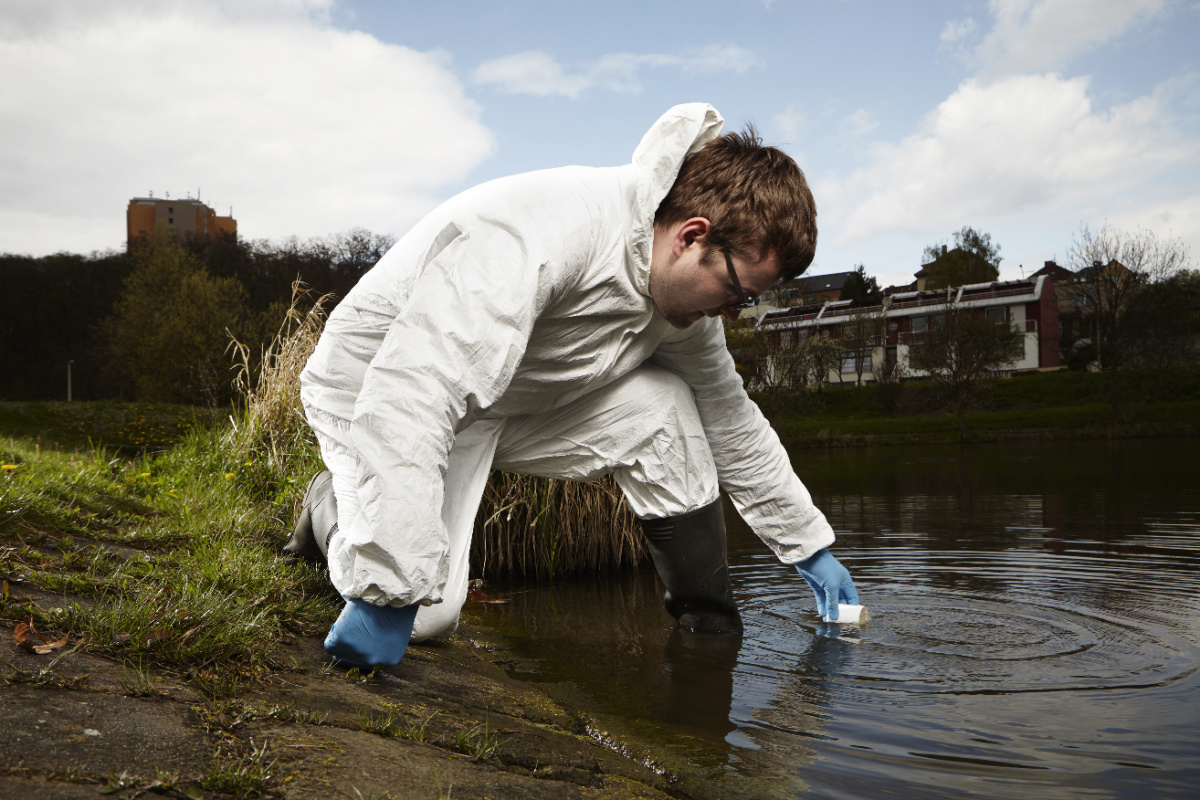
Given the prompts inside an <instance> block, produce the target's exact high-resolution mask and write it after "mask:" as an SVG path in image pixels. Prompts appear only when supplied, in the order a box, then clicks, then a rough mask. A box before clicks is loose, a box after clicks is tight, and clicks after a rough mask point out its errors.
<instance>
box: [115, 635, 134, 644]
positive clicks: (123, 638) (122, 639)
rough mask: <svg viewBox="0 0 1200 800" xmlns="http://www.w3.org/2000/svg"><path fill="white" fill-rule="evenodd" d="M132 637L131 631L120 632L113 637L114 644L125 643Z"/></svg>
mask: <svg viewBox="0 0 1200 800" xmlns="http://www.w3.org/2000/svg"><path fill="white" fill-rule="evenodd" d="M132 638H133V634H131V633H118V634H117V635H116V636H114V637H113V644H125V643H126V642H128V641H129V640H130V639H132Z"/></svg>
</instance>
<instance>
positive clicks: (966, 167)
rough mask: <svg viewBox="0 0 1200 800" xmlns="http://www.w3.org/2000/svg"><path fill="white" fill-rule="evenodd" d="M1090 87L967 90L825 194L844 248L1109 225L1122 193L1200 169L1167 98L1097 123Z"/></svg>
mask: <svg viewBox="0 0 1200 800" xmlns="http://www.w3.org/2000/svg"><path fill="white" fill-rule="evenodd" d="M1088 83H1089V81H1088V79H1087V78H1074V79H1070V80H1068V79H1064V78H1062V77H1060V76H1057V75H1036V76H1034V75H1024V76H1012V77H1009V78H1004V79H999V80H996V81H993V82H990V83H985V82H982V81H978V80H969V81H966V82H964V83H963V84H962V85H960V86H959V88H958V90H957V91H955V93H954V94H953V95H951V96H950V97H949V98H948V99H947V100H945V101H944V102H943V103H941V105H939V106H938V107H937V108H936V109H935V110H934V111H933V112H931V113H930V114H929V115H928V116H927V117H926V119H925V120H924V123H923V126H922V129H921V131H919V132H918V133H916V134H914V135H912V136H909V137H908V138H906V139H904V140H903V141H901V142H899V143H898V144H880V145H876V146H875V147H874V148H873V150H872V156H871V163H870V164H869V165H868V166H867V167H865V168H863V169H860V170H858V171H856V172H855V173H853V174H852V175H850V176H849V178H847V179H845V180H830V181H825V182H823V185H822V186H820V195H819V196H821V197H822V200H823V208H822V212H823V214H824V215H825V218H826V219H827V220H830V221H831V222H832V225H829V224H828V223H827V229H830V230H834V231H836V233H835V236H834V238H835V240H837V242H839V243H843V244H844V243H847V242H851V241H855V240H861V239H869V238H871V237H874V236H879V235H882V234H885V233H888V232H898V233H904V234H911V235H924V236H932V237H933V238H937V237H938V236H944V235H945V233H946V232H947V231H950V230H955V229H957V228H958V227H960V226H961V225H963V224H980V222H979V221H984V220H986V221H988V223H987V224H992V222H993V221H999V220H1003V219H1009V220H1012V219H1015V218H1017V217H1018V216H1023V217H1025V218H1029V217H1031V216H1036V215H1044V214H1046V213H1050V212H1065V211H1067V210H1069V213H1071V214H1074V215H1075V216H1076V219H1079V218H1080V217H1081V215H1082V218H1084V219H1086V218H1088V215H1089V214H1090V215H1099V216H1103V215H1104V213H1105V210H1106V209H1107V208H1109V207H1111V206H1112V205H1113V204H1117V203H1120V202H1123V200H1122V198H1123V197H1124V193H1126V192H1129V191H1130V190H1132V189H1134V188H1135V187H1141V186H1144V185H1145V184H1146V182H1147V181H1149V179H1151V178H1152V177H1153V176H1154V175H1158V174H1162V173H1164V172H1165V171H1167V170H1170V169H1181V168H1185V167H1194V166H1196V165H1197V155H1198V152H1200V146H1198V143H1197V142H1195V141H1190V140H1187V139H1185V138H1184V137H1182V136H1181V135H1179V134H1178V133H1177V132H1176V131H1174V130H1173V129H1172V128H1171V127H1170V125H1169V124H1168V123H1167V121H1166V119H1165V112H1164V109H1163V103H1162V98H1161V97H1160V95H1159V94H1155V95H1152V96H1149V97H1144V98H1139V99H1137V100H1135V101H1133V102H1131V103H1128V104H1126V105H1124V106H1119V107H1116V108H1113V109H1112V110H1110V111H1108V112H1097V111H1095V110H1094V109H1093V108H1092V106H1091V102H1090V100H1089V98H1088V94H1087V90H1088Z"/></svg>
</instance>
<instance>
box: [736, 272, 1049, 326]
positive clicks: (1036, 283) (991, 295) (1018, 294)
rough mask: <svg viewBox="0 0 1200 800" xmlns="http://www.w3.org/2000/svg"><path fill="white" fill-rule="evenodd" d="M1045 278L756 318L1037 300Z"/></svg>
mask: <svg viewBox="0 0 1200 800" xmlns="http://www.w3.org/2000/svg"><path fill="white" fill-rule="evenodd" d="M1046 282H1050V284H1051V285H1053V280H1052V279H1050V278H1049V277H1046V276H1041V277H1038V278H1030V279H1028V280H1020V281H995V282H993V283H975V284H971V285H969V286H958V287H955V288H951V289H935V290H931V291H920V292H918V291H913V292H903V293H900V294H895V295H891V296H890V297H887V298H886V299H885V300H884V302H883V303H882V304H872V305H860V304H858V303H857V302H855V301H849V300H847V301H842V302H826V303H823V304H820V305H810V306H804V307H800V308H790V309H782V310H780V311H768V312H767V313H766V314H763V315H762V316H760V317H759V318H758V322H757V323H756V324H757V325H758V326H760V327H768V328H770V327H774V326H776V325H779V326H781V327H785V328H803V327H810V326H813V325H818V326H819V325H821V324H822V323H829V322H831V321H832V320H833V319H835V318H838V317H845V316H850V315H853V314H859V313H861V314H879V313H883V314H885V315H887V316H888V317H892V318H894V317H906V316H917V315H922V314H930V313H936V312H938V311H944V310H945V309H946V307H947V305H948V304H951V303H958V304H961V305H962V306H963V307H966V308H982V307H987V306H992V305H1011V304H1013V303H1027V302H1033V301H1036V300H1038V299H1039V298H1040V297H1041V295H1042V291H1043V288H1044V286H1045V284H1046Z"/></svg>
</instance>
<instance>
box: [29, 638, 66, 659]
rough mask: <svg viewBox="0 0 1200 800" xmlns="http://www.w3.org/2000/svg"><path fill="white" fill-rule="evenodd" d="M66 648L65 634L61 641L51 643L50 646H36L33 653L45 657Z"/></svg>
mask: <svg viewBox="0 0 1200 800" xmlns="http://www.w3.org/2000/svg"><path fill="white" fill-rule="evenodd" d="M66 646H67V635H66V634H63V637H62V638H61V639H59V640H58V641H57V642H50V643H49V644H39V645H35V646H34V648H33V652H35V653H37V654H38V655H39V656H44V655H46V653H50V652H52V651H54V650H57V649H59V648H60V647H66Z"/></svg>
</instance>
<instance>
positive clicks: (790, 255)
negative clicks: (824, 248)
mask: <svg viewBox="0 0 1200 800" xmlns="http://www.w3.org/2000/svg"><path fill="white" fill-rule="evenodd" d="M692 217H704V218H705V219H707V220H708V221H709V222H710V223H712V228H711V229H710V231H709V235H708V242H709V244H710V245H711V246H712V248H713V250H712V251H710V252H716V251H719V250H727V251H729V252H730V253H732V254H739V255H741V256H742V257H744V258H751V259H753V260H755V261H759V260H761V259H763V258H765V257H766V255H767V253H769V252H771V251H774V252H775V254H776V256H777V257H778V259H779V264H780V273H779V274H780V279H781V280H791V279H792V278H795V277H796V276H797V275H799V274H800V273H802V272H804V270H806V269H808V265H809V264H811V263H812V260H813V256H814V255H815V254H816V249H817V206H816V203H815V202H814V201H813V196H812V192H810V191H809V189H808V182H807V181H806V180H805V179H804V172H803V171H801V169H800V167H798V166H797V165H796V162H795V161H793V160H792V159H791V157H790V156H788V155H787V154H786V153H784V152H783V151H782V150H779V149H777V148H775V147H766V146H764V145H763V143H762V138H761V137H760V136H759V135H758V131H757V130H755V129H754V126H753V125H748V126H747V127H746V130H745V131H744V132H742V133H727V134H725V135H724V136H722V137H720V138H718V139H714V140H713V141H711V142H709V143H708V144H707V145H705V146H704V148H703V149H702V150H700V152H698V153H696V154H695V155H693V156H691V157H690V158H688V160H687V161H685V162H684V163H683V167H682V168H681V169H680V170H679V177H677V178H676V179H675V184H674V185H673V186H672V187H671V191H669V192H667V196H666V197H665V198H664V199H663V201H662V203H661V204H660V205H659V207H658V211H656V212H655V214H654V224H655V226H660V227H664V228H666V227H670V226H672V225H674V224H675V223H677V222H683V221H684V220H687V219H691V218H692Z"/></svg>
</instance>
